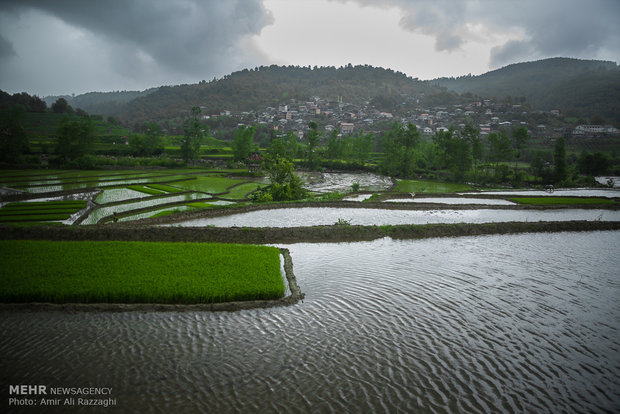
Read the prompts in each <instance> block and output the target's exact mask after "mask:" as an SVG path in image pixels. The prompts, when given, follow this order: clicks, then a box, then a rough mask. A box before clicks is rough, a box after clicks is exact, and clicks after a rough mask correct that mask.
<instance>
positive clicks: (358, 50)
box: [0, 0, 620, 97]
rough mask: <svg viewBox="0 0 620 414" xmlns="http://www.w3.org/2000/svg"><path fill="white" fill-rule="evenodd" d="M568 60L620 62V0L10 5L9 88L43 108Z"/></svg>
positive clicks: (184, 0) (4, 10)
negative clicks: (346, 73)
mask: <svg viewBox="0 0 620 414" xmlns="http://www.w3.org/2000/svg"><path fill="white" fill-rule="evenodd" d="M558 56H559V57H574V58H580V59H601V60H611V61H614V62H620V1H619V0H384V1H371V0H106V1H100V0H53V1H50V0H0V89H2V90H4V91H6V92H9V93H17V92H27V93H29V94H35V95H38V96H41V97H43V96H47V95H60V94H72V93H74V94H76V95H77V94H81V93H86V92H90V91H100V92H107V91H118V90H144V89H147V88H151V87H157V86H161V85H177V84H183V83H197V82H199V81H201V80H212V79H214V78H218V79H219V78H222V77H223V76H225V75H228V74H230V73H232V72H234V71H237V70H241V69H244V68H254V67H257V66H261V65H272V64H277V65H295V66H308V65H310V66H313V67H314V66H335V67H340V66H345V65H347V64H349V63H351V64H353V65H358V64H369V65H372V66H380V67H384V68H391V69H393V70H396V71H400V72H404V73H406V74H407V75H409V76H411V77H413V78H419V79H434V78H437V77H443V76H462V75H467V74H472V75H477V74H482V73H484V72H487V71H489V70H493V69H497V68H500V67H503V66H506V65H509V64H511V63H517V62H524V61H532V60H538V59H543V58H548V57H558Z"/></svg>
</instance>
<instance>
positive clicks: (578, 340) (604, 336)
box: [0, 232, 620, 413]
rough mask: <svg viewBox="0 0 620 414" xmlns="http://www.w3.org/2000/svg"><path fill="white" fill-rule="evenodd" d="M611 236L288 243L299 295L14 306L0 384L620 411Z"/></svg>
mask: <svg viewBox="0 0 620 414" xmlns="http://www.w3.org/2000/svg"><path fill="white" fill-rule="evenodd" d="M618 242H620V233H619V232H592V233H554V234H524V235H512V236H483V237H463V238H455V239H449V238H443V239H427V240H419V241H392V240H390V239H383V240H376V241H373V242H363V243H342V244H295V245H290V246H287V247H288V248H289V249H290V250H291V254H292V257H293V261H294V264H295V273H296V275H297V279H298V282H299V284H300V286H301V288H302V290H303V291H304V292H305V293H306V298H305V300H304V302H303V303H300V304H298V305H294V306H291V307H283V308H273V309H266V310H265V309H262V310H260V309H257V310H248V311H240V312H231V313H208V312H186V313H146V312H133V313H93V314H88V313H74V314H69V313H45V312H40V313H28V312H23V313H18V312H15V313H4V314H3V315H2V318H0V329H2V331H3V332H4V333H5V334H4V335H2V336H1V337H0V356H1V358H0V372H2V373H3V374H2V376H0V378H1V381H2V384H0V389H1V390H2V392H3V393H4V394H3V398H5V397H6V392H7V391H6V390H7V389H8V387H7V385H8V384H48V385H50V386H82V387H83V386H99V387H113V397H114V398H116V399H117V405H116V407H113V409H112V412H137V411H144V412H150V411H155V412H174V411H177V412H193V411H196V412H199V411H201V412H217V413H229V412H247V413H256V412H293V413H294V412H299V413H305V412H416V413H417V412H422V413H424V412H438V413H443V412H454V413H461V412H493V413H495V412H507V413H511V412H516V413H524V412H527V413H534V412H553V413H555V412H571V413H573V412H580V413H582V412H583V413H585V412H604V411H609V412H618V410H620V352H618V351H619V349H620V302H619V301H618V300H617V299H618V297H620V280H619V274H618V271H617V269H618V268H620V254H618V253H619V251H618V245H619V243H618ZM5 401H6V398H5ZM58 412H66V410H64V411H63V410H59V411H58Z"/></svg>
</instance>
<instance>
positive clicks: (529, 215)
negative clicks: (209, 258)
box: [170, 207, 620, 227]
mask: <svg viewBox="0 0 620 414" xmlns="http://www.w3.org/2000/svg"><path fill="white" fill-rule="evenodd" d="M340 219H342V220H346V221H347V222H349V223H350V224H354V225H365V226H372V225H397V224H435V223H491V222H508V221H572V220H602V221H620V211H613V210H598V209H590V210H586V209H557V210H498V209H482V208H481V209H474V210H449V209H447V210H392V209H373V208H335V207H304V208H278V209H272V210H258V211H251V212H248V213H240V214H233V215H230V216H222V217H211V218H200V219H192V220H187V221H183V222H179V223H174V224H170V225H171V226H182V227H200V226H216V227H233V226H237V227H303V226H320V225H332V224H334V223H336V222H338V221H339V220H340Z"/></svg>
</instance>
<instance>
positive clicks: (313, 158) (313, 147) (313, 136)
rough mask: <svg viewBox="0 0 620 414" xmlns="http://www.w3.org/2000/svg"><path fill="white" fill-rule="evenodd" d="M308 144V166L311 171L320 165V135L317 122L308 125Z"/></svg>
mask: <svg viewBox="0 0 620 414" xmlns="http://www.w3.org/2000/svg"><path fill="white" fill-rule="evenodd" d="M308 128H309V130H308V144H307V145H306V165H307V166H308V168H310V169H314V168H316V167H318V165H319V159H320V154H319V141H320V133H319V129H318V126H317V123H316V122H315V121H310V122H309V123H308Z"/></svg>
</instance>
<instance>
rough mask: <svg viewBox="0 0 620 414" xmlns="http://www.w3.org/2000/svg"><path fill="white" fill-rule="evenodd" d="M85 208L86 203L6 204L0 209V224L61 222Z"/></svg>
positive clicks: (79, 201) (78, 201) (44, 202)
mask: <svg viewBox="0 0 620 414" xmlns="http://www.w3.org/2000/svg"><path fill="white" fill-rule="evenodd" d="M85 207H86V201H84V200H76V201H41V202H15V203H7V204H6V205H4V206H3V207H2V208H1V209H0V223H20V222H40V221H63V220H68V219H69V218H70V217H71V216H72V215H73V214H75V213H77V212H78V211H80V210H82V209H83V208H85Z"/></svg>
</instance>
